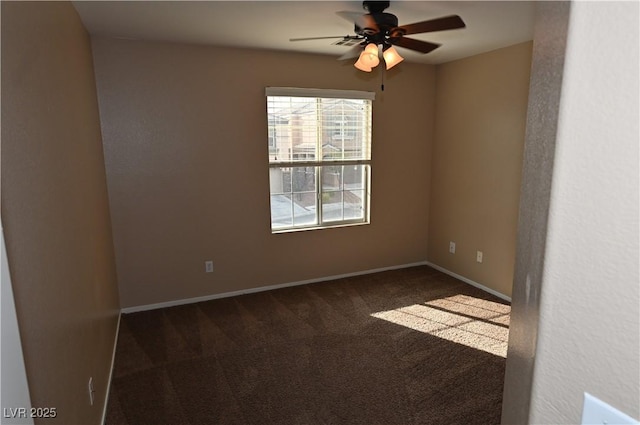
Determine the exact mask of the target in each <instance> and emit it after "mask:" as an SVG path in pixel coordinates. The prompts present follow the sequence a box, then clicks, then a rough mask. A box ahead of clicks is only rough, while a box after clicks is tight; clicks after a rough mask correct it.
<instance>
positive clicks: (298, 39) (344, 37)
mask: <svg viewBox="0 0 640 425" xmlns="http://www.w3.org/2000/svg"><path fill="white" fill-rule="evenodd" d="M328 38H343V39H345V40H346V39H351V38H353V36H350V35H336V36H333V37H332V36H328V37H303V38H290V39H289V41H308V40H325V39H328Z"/></svg>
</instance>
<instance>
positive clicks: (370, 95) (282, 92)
mask: <svg viewBox="0 0 640 425" xmlns="http://www.w3.org/2000/svg"><path fill="white" fill-rule="evenodd" d="M265 96H266V98H267V99H268V98H269V97H271V96H282V97H312V98H319V99H320V98H322V99H327V98H335V99H349V100H354V99H355V100H369V101H371V102H372V103H373V100H375V93H374V92H365V91H356V90H330V89H312V88H295V87H267V88H266V90H265ZM366 119H367V121H366V122H365V124H364V126H365V128H364V131H365V134H366V136H365V137H367V138H368V141H367V142H366V153H365V158H361V159H344V158H343V159H340V160H336V159H331V160H325V159H322V158H319V159H318V157H319V155H318V153H319V151H320V145H321V144H322V138H321V137H320V138H318V140H317V142H316V155H315V158H316V159H315V160H309V161H300V160H297V161H282V160H280V161H277V160H276V161H272V160H271V156H269V170H270V179H271V170H272V169H278V168H290V169H293V168H295V167H315V179H316V181H315V194H316V213H315V214H316V222H315V223H313V224H305V225H296V224H295V223H293V224H292V225H291V226H287V227H277V228H274V226H273V217H272V219H271V232H272V233H286V232H295V231H302V230H312V229H326V228H335V227H344V226H355V225H363V224H369V223H370V204H371V202H370V200H371V121H372V104H371V105H370V106H369V114H368V116H367V117H366ZM317 128H318V129H319V131H321V129H322V124H319V125H318V126H317ZM268 131H269V130H268ZM269 134H270V133H269ZM325 166H339V167H344V166H362V172H363V194H364V197H365V199H363V209H364V211H363V217H362V218H356V219H344V218H343V219H342V220H331V221H324V219H323V207H322V206H323V200H322V195H323V181H322V179H323V174H324V173H323V172H322V169H323V167H325ZM270 199H271V195H270ZM292 208H293V203H292ZM269 214H270V216H271V214H272V206H271V202H270V210H269Z"/></svg>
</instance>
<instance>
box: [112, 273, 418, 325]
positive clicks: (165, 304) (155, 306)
mask: <svg viewBox="0 0 640 425" xmlns="http://www.w3.org/2000/svg"><path fill="white" fill-rule="evenodd" d="M426 265H428V263H427V262H426V261H420V262H418V263H411V264H402V265H399V266H390V267H382V268H379V269H371V270H364V271H359V272H354V273H345V274H340V275H333V276H326V277H321V278H317V279H307V280H300V281H297V282H289V283H281V284H278V285H269V286H260V287H258V288H250V289H242V290H240V291H233V292H223V293H221V294H212V295H205V296H203V297H195V298H186V299H181V300H175V301H167V302H163V303H156V304H147V305H139V306H134V307H125V308H123V309H122V310H121V311H122V313H124V314H127V313H135V312H138V311H146V310H155V309H158V308H165V307H174V306H177V305H183V304H192V303H199V302H202V301H210V300H216V299H220V298H228V297H235V296H237V295H245V294H253V293H256V292H264V291H271V290H273V289H280V288H288V287H291V286H300V285H307V284H309V283H318V282H325V281H330V280H336V279H342V278H345V277H353V276H362V275H367V274H371V273H379V272H384V271H388V270H398V269H406V268H408V267H415V266H426Z"/></svg>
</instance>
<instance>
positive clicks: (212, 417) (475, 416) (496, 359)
mask: <svg viewBox="0 0 640 425" xmlns="http://www.w3.org/2000/svg"><path fill="white" fill-rule="evenodd" d="M509 311H510V307H509V305H508V304H507V303H505V302H504V301H502V300H500V299H498V298H495V297H493V296H491V295H488V294H486V293H485V292H483V291H480V290H477V289H476V288H474V287H471V286H469V285H467V284H465V283H462V282H459V281H457V280H455V279H453V278H451V277H449V276H447V275H445V274H442V273H440V272H438V271H436V270H433V269H431V268H429V267H426V266H424V267H412V268H408V269H401V270H394V271H387V272H381V273H376V274H370V275H366V276H358V277H351V278H344V279H339V280H334V281H329V282H323V283H315V284H310V285H304V286H297V287H291V288H285V289H279V290H274V291H269V292H261V293H256V294H250V295H243V296H238V297H234V298H225V299H219V300H213V301H207V302H202V303H197V304H189V305H184V306H178V307H171V308H165V309H160V310H153V311H147V312H140V313H132V314H127V315H123V317H122V322H121V325H120V335H119V340H118V346H117V351H116V362H115V368H114V372H113V380H112V384H111V393H110V396H109V406H108V410H107V420H106V423H107V425H134V424H150V425H151V424H153V425H157V424H172V425H181V424H184V425H188V424H242V425H244V424H261V425H262V424H287V425H289V424H307V425H315V424H349V425H353V424H366V425H376V424H380V425H392V424H401V425H411V424H416V425H417V424H438V425H443V424H465V425H470V424H482V425H487V424H499V423H500V413H501V403H502V389H503V379H504V367H505V358H504V357H505V355H506V347H507V338H508V323H509Z"/></svg>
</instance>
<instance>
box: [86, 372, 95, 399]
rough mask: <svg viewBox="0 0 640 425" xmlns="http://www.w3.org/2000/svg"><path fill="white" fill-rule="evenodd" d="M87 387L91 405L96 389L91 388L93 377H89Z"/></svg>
mask: <svg viewBox="0 0 640 425" xmlns="http://www.w3.org/2000/svg"><path fill="white" fill-rule="evenodd" d="M87 387H88V389H89V403H91V405H92V406H93V399H94V396H95V394H96V390H94V389H93V377H91V378H89V384H88V385H87Z"/></svg>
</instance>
